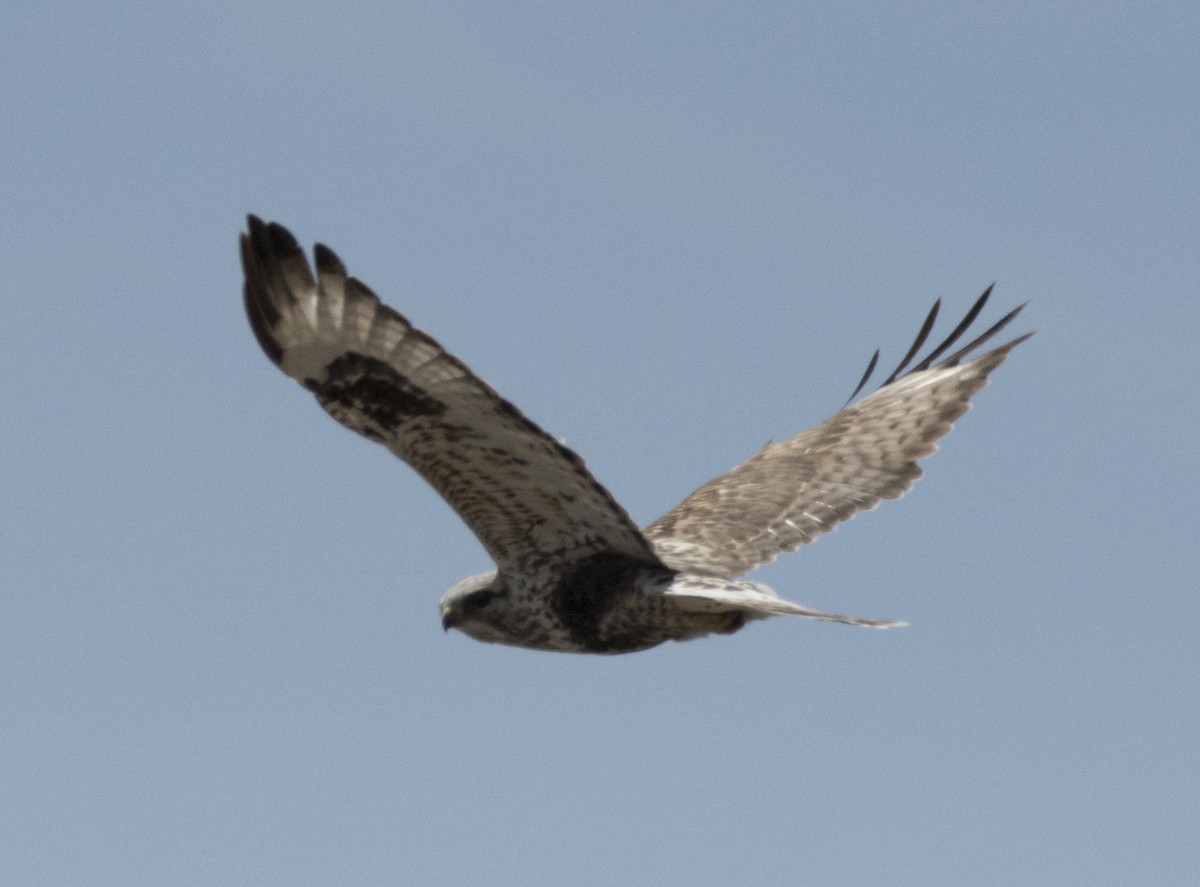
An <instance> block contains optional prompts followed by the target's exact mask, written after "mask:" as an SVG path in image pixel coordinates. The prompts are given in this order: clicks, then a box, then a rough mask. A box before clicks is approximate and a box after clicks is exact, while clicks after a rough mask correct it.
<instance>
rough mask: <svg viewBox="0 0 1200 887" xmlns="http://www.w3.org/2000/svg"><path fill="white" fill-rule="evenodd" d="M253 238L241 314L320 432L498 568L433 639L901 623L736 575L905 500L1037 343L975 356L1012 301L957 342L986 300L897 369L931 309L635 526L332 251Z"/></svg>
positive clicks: (448, 609) (256, 234) (589, 639)
mask: <svg viewBox="0 0 1200 887" xmlns="http://www.w3.org/2000/svg"><path fill="white" fill-rule="evenodd" d="M248 228H249V230H248V231H246V232H243V234H242V236H241V256H242V266H243V269H244V271H245V277H246V283H245V307H246V313H247V315H248V316H249V319H250V326H251V327H252V328H253V330H254V334H255V336H256V338H257V339H258V343H259V345H260V346H262V349H263V351H265V352H266V354H267V356H268V357H269V358H270V359H271V360H272V361H274V363H275V364H276V365H277V366H278V367H279V368H280V369H281V370H282V371H283V372H284V373H286V374H287V375H289V376H291V377H292V378H293V379H295V380H296V381H297V382H299V383H300V384H301V385H303V386H304V387H305V388H307V389H308V390H309V391H311V392H312V393H313V394H314V395H315V396H316V398H317V402H318V403H319V404H320V405H321V406H322V407H323V408H324V409H325V411H326V412H328V413H329V414H330V415H331V416H333V418H335V419H336V420H337V421H339V422H341V423H342V424H343V425H345V426H346V427H347V428H350V429H352V430H354V431H357V432H358V433H359V434H362V435H364V436H365V437H367V438H370V439H371V440H374V441H377V442H379V443H381V444H383V445H384V446H386V447H387V448H388V449H389V450H391V451H392V452H393V453H395V454H396V455H397V456H399V457H400V458H401V459H403V460H404V461H405V462H407V463H408V464H409V465H411V466H412V467H413V468H414V469H416V471H417V472H418V473H419V474H420V475H421V476H422V477H423V478H424V479H425V480H426V482H428V483H429V484H430V485H431V486H432V487H433V488H434V489H435V490H437V491H438V493H440V494H441V495H442V497H443V498H444V499H445V500H446V501H447V502H448V503H449V504H450V506H451V507H452V508H453V509H454V510H455V511H456V512H457V513H458V515H459V517H461V518H462V519H463V520H464V521H465V522H466V524H467V526H468V527H470V528H471V530H472V531H473V532H474V533H475V535H476V536H477V537H479V541H480V542H481V543H482V544H483V547H484V548H485V549H486V550H487V553H488V554H489V555H490V556H491V557H492V559H493V560H494V561H495V564H496V569H495V570H493V571H491V572H488V573H483V574H480V575H476V576H470V577H468V578H466V579H464V580H462V581H461V582H459V583H458V584H457V585H455V586H454V587H453V588H451V589H450V591H448V592H447V593H446V595H445V596H444V597H443V598H442V601H441V612H442V624H443V626H444V627H445V628H446V629H447V630H448V629H450V628H457V629H459V630H460V631H462V632H464V633H466V634H467V635H469V636H471V637H473V638H476V639H477V640H480V641H487V642H494V643H501V644H511V645H514V646H518V647H526V648H531V649H535V650H558V651H565V652H576V653H627V652H632V651H636V650H645V649H648V648H650V647H654V646H656V645H658V644H661V643H663V642H664V641H669V640H674V641H685V640H689V639H691V638H697V637H701V636H703V635H707V634H710V633H714V632H716V633H721V634H732V633H733V632H735V631H737V630H738V629H740V628H741V627H742V626H743V625H744V624H746V623H747V622H749V621H752V620H756V619H765V618H767V617H770V616H783V615H794V616H807V617H809V618H812V619H824V620H829V621H833V622H844V623H848V624H850V625H862V626H868V627H872V628H889V627H891V626H895V625H902V624H904V623H899V622H885V621H881V620H875V619H860V618H857V617H854V616H842V615H839V614H836V613H826V612H822V611H820V610H814V609H811V608H809V607H806V606H802V605H800V604H796V603H792V602H791V601H786V600H784V599H783V598H781V597H780V596H779V595H778V594H776V593H775V592H774V591H773V590H772V589H770V588H768V587H767V586H765V585H762V584H759V583H755V582H747V581H744V580H739V579H738V578H737V577H739V576H741V575H742V574H744V573H746V572H748V571H750V570H752V569H754V568H755V567H757V566H760V565H762V564H765V563H767V562H769V561H771V560H773V559H774V558H775V557H776V555H778V554H780V553H782V552H787V551H792V550H793V549H795V548H797V547H799V546H800V545H803V544H804V543H806V542H810V541H812V540H813V538H815V537H816V536H817V535H818V534H820V533H824V532H826V531H828V530H832V529H833V528H834V527H835V526H836V525H837V524H839V523H841V522H842V521H844V520H846V519H847V518H849V517H851V516H852V515H854V514H855V513H856V512H859V511H864V510H867V509H871V508H874V507H875V506H876V505H878V504H879V502H880V500H882V499H895V498H898V497H900V496H902V495H903V494H904V493H905V492H906V491H907V490H908V489H909V487H910V486H912V484H913V481H914V480H915V479H916V478H917V476H918V475H920V473H921V470H920V468H918V467H917V464H916V463H917V460H918V459H920V458H922V457H924V456H928V455H929V454H930V453H932V452H933V451H934V450H935V449H936V444H935V441H937V440H938V438H940V437H942V435H944V434H946V433H947V432H948V431H949V430H950V427H951V423H952V422H953V421H954V420H955V419H957V418H958V417H959V416H961V415H962V414H963V413H965V412H966V411H967V409H968V403H967V402H968V400H969V399H970V397H971V395H973V394H974V393H975V392H977V391H978V390H979V389H981V388H982V387H983V386H984V385H986V384H987V377H988V374H989V373H991V371H992V370H994V369H995V368H996V367H997V366H999V365H1000V364H1001V363H1002V362H1003V361H1004V359H1005V357H1006V356H1007V355H1008V353H1009V352H1010V351H1011V350H1012V349H1013V348H1015V347H1016V346H1017V345H1018V344H1020V343H1021V342H1023V341H1024V340H1025V339H1026V338H1028V337H1029V336H1030V335H1032V333H1027V334H1025V335H1023V336H1020V337H1018V338H1015V339H1013V340H1011V341H1009V342H1007V343H1005V344H1003V345H1000V346H998V347H995V348H993V349H992V350H990V351H987V352H986V353H983V354H980V355H978V356H975V357H972V356H971V355H972V354H973V353H974V352H976V351H977V350H978V349H979V348H980V347H981V346H982V345H984V343H986V342H987V341H989V340H990V339H991V338H992V337H993V336H994V335H995V334H996V333H997V332H999V331H1000V330H1001V329H1003V328H1004V327H1005V326H1006V325H1007V324H1008V323H1009V322H1010V321H1011V320H1012V319H1013V318H1014V317H1015V316H1016V315H1017V313H1018V312H1019V311H1020V310H1021V308H1023V307H1024V305H1021V306H1019V307H1018V308H1016V309H1015V310H1013V311H1011V312H1009V313H1008V314H1006V315H1005V316H1004V317H1002V318H1001V319H1000V320H998V321H997V322H996V323H995V324H993V325H992V326H991V327H990V328H989V329H987V330H986V331H985V332H983V333H982V334H981V335H979V336H978V337H976V338H975V339H973V340H972V341H970V342H969V343H968V344H966V345H963V346H961V347H957V349H956V348H955V346H956V345H957V343H958V342H959V340H960V339H961V338H962V337H963V335H964V333H965V332H966V330H967V329H968V327H970V326H971V324H972V323H973V322H974V320H975V318H976V316H977V315H978V314H979V312H980V311H981V310H982V309H983V307H984V303H985V302H986V301H987V299H988V296H989V294H990V292H991V287H989V288H988V290H987V291H985V292H984V294H983V295H982V296H981V297H980V298H979V299H978V300H977V301H976V302H975V304H974V305H973V306H972V308H971V310H970V311H969V312H968V313H967V315H966V317H964V318H963V320H962V321H961V322H960V323H959V324H958V325H957V326H956V327H955V329H954V330H953V332H951V334H950V335H949V336H948V337H947V338H946V339H945V341H944V342H942V343H941V345H939V346H938V347H937V348H934V349H933V350H932V352H930V353H929V354H928V355H926V356H925V357H924V358H923V359H921V360H920V361H919V362H917V363H916V364H913V365H912V366H911V368H909V365H910V364H912V361H913V360H914V358H915V357H916V356H917V354H918V352H919V351H920V350H921V348H922V346H923V345H924V343H925V340H926V338H927V337H928V335H929V333H930V331H931V330H932V328H933V324H934V321H935V319H936V316H937V311H938V304H936V303H935V305H934V306H933V310H932V311H930V313H929V315H928V317H927V318H926V320H925V323H924V324H923V325H922V327H921V330H920V332H919V333H918V335H917V338H916V341H915V342H913V344H912V347H911V348H910V349H909V351H908V354H907V355H905V358H904V360H903V361H902V362H901V363H900V366H898V367H897V368H896V370H895V372H893V373H892V374H891V375H890V376H889V377H888V378H887V379H886V380H885V381H884V383H883V385H882V386H881V387H880V388H879V389H878V390H877V391H875V392H874V393H873V394H871V395H870V396H868V397H865V398H863V399H862V400H860V401H858V402H857V403H850V405H848V406H846V407H845V408H843V409H842V410H841V411H840V412H838V413H835V414H834V415H833V416H832V417H830V418H829V419H826V420H825V421H824V422H822V423H820V424H819V425H816V426H814V427H812V428H810V429H808V430H807V431H804V432H801V433H800V434H798V435H796V436H795V437H792V438H789V439H788V440H785V441H782V442H780V443H768V444H767V445H766V446H764V447H763V448H762V449H761V450H759V451H758V452H757V453H756V454H755V455H754V456H752V457H751V458H750V459H748V460H747V461H745V462H743V463H742V464H741V465H739V466H737V467H736V468H734V469H733V470H731V471H729V472H727V473H725V474H723V475H721V476H720V477H717V478H715V479H713V480H711V481H709V482H708V483H706V484H704V485H703V486H701V487H700V488H699V489H697V490H696V491H695V492H693V493H692V494H691V495H690V496H688V497H687V498H686V499H684V500H683V501H682V502H681V503H679V504H678V505H676V506H675V507H674V508H673V509H671V510H670V511H668V512H667V513H666V514H665V515H663V516H662V517H660V518H659V519H658V520H656V521H655V522H654V523H652V524H650V525H649V526H648V527H646V528H645V529H644V530H639V529H638V528H637V525H636V524H635V523H634V522H633V521H632V520H631V519H630V517H629V515H628V514H626V513H625V510H624V509H623V508H622V507H621V506H620V505H619V504H618V503H617V501H616V500H615V499H614V498H613V497H612V496H611V495H610V494H609V492H608V491H607V490H606V489H605V488H604V487H602V486H601V485H600V484H599V483H598V482H597V481H596V480H595V479H594V478H593V477H592V475H591V473H590V472H589V471H588V469H587V467H586V466H585V465H584V463H583V460H582V459H581V458H580V457H579V456H577V455H576V454H575V453H574V452H573V451H572V450H570V449H568V448H567V447H565V446H563V444H561V443H560V442H559V441H557V440H556V439H555V438H553V437H551V436H550V435H549V434H547V433H546V432H544V431H543V430H542V429H541V428H539V427H538V426H537V425H535V424H534V423H533V422H531V421H530V420H529V419H527V418H525V416H524V414H522V413H521V411H520V410H518V409H517V408H516V407H515V406H513V405H512V404H511V403H509V402H508V401H506V400H504V399H503V398H502V397H500V395H499V394H497V393H496V392H495V391H494V390H493V389H492V388H491V387H490V386H488V385H487V383H485V382H483V381H482V380H481V379H479V378H477V377H476V376H475V375H474V374H473V373H472V372H471V371H470V369H468V368H467V366H466V364H464V363H463V362H462V361H460V360H458V359H457V358H455V357H453V356H451V355H450V354H447V353H446V352H445V351H444V350H443V349H442V347H441V346H440V345H439V344H438V343H437V342H435V341H434V340H433V339H432V338H430V337H429V336H428V335H426V334H425V333H423V332H421V331H420V330H418V329H416V328H414V327H413V326H411V325H410V324H409V322H408V321H407V320H405V319H404V317H402V316H401V315H400V314H399V313H397V312H396V311H395V310H393V309H392V308H390V307H389V306H387V305H385V304H383V303H381V302H380V301H379V299H378V297H376V296H375V294H374V293H372V292H371V290H370V289H369V288H368V287H367V286H366V285H365V284H363V283H362V282H360V281H359V280H358V279H356V278H354V277H350V276H348V275H347V273H346V268H345V266H344V265H343V264H342V262H341V261H340V260H339V259H338V258H337V256H336V255H334V253H333V252H332V251H331V250H330V249H329V248H328V247H326V246H323V245H321V244H318V245H317V246H316V248H315V250H314V257H315V260H316V273H315V275H314V273H313V270H312V268H311V267H310V266H309V264H308V261H307V259H306V258H305V255H304V252H303V251H302V250H301V249H300V247H299V245H298V244H297V243H296V240H295V238H293V237H292V235H291V234H290V233H289V232H288V231H287V230H286V229H285V228H283V227H282V226H281V225H278V224H275V223H270V224H267V223H264V222H263V221H261V220H260V219H258V218H256V217H254V216H250V217H249V224H248ZM947 352H950V353H949V355H948V356H944V355H946V354H947ZM878 356H879V353H878V352H876V354H875V357H873V358H872V359H871V362H870V365H869V366H868V367H867V372H866V373H864V374H863V377H862V381H861V382H860V383H859V385H858V387H857V388H856V389H855V391H854V394H852V395H851V397H850V401H851V402H852V401H854V398H855V397H857V396H858V394H859V393H860V392H861V391H862V389H863V387H864V386H865V385H866V383H867V380H868V379H869V377H870V376H871V373H872V371H873V370H874V368H875V364H876V361H877V359H878ZM906 370H907V371H906Z"/></svg>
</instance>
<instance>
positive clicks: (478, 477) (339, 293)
mask: <svg viewBox="0 0 1200 887" xmlns="http://www.w3.org/2000/svg"><path fill="white" fill-rule="evenodd" d="M241 252H242V267H243V268H244V270H245V274H246V288H245V301H246V313H247V315H248V316H249V318H250V325H251V327H253V329H254V334H255V336H256V337H257V339H258V343H259V345H261V346H262V349H263V351H265V352H266V353H267V356H268V357H270V358H271V360H273V361H274V362H275V364H276V365H277V366H278V367H279V368H280V369H282V370H283V371H284V372H285V373H287V374H288V375H289V376H291V377H292V378H293V379H295V380H296V381H297V382H299V383H300V384H302V385H303V386H304V387H305V388H307V389H308V390H310V391H311V392H313V394H315V395H316V398H317V401H318V402H319V403H320V404H321V406H322V407H324V408H325V410H326V411H327V412H328V413H329V414H330V415H331V416H333V418H335V419H337V420H338V421H339V422H341V423H342V424H343V425H345V426H346V427H347V428H350V429H352V430H354V431H357V432H358V433H359V434H362V435H364V436H365V437H368V438H370V439H371V440H374V441H377V442H379V443H382V444H383V445H384V446H386V447H387V448H388V449H389V450H391V451H392V452H393V453H395V454H396V455H397V456H399V457H400V458H401V459H403V460H404V461H405V462H407V463H408V464H409V465H411V466H412V467H413V468H415V469H416V470H417V471H418V472H419V473H420V474H421V476H422V477H423V478H424V479H425V480H426V481H427V482H428V483H429V484H430V485H431V486H432V487H433V488H434V489H436V490H437V491H438V492H439V493H441V495H442V497H443V498H444V499H445V500H446V501H447V502H448V503H450V506H451V507H452V508H453V509H454V510H455V511H456V512H458V515H459V516H460V517H461V518H462V519H463V520H464V521H465V522H466V523H467V525H468V526H469V527H470V528H471V530H472V531H473V532H474V533H475V535H476V536H478V537H479V540H480V541H481V542H482V543H483V546H484V548H486V549H487V551H488V554H490V555H491V556H492V558H493V559H494V560H495V561H496V564H497V566H498V567H499V568H500V570H501V571H502V572H511V573H518V572H521V571H526V570H531V569H535V568H537V567H544V566H546V565H547V564H555V563H568V562H571V561H575V560H578V559H580V558H584V557H587V556H589V555H594V554H596V553H598V552H613V553H617V554H621V555H626V556H628V557H631V558H634V559H637V560H641V561H646V562H650V563H657V562H658V561H657V558H656V557H655V555H654V553H653V552H652V551H651V549H650V547H649V545H648V543H647V542H646V540H645V539H644V538H643V537H642V535H641V533H640V532H639V531H638V529H637V527H636V526H635V525H634V523H633V521H631V520H630V519H629V516H628V515H627V514H626V513H625V511H624V510H623V509H622V508H621V506H620V505H618V504H617V503H616V501H614V500H613V498H612V496H611V495H610V494H609V493H608V491H607V490H605V489H604V488H603V487H602V486H600V484H598V483H597V482H596V481H595V479H594V478H593V477H592V475H591V474H590V473H589V472H588V470H587V467H586V466H585V465H584V463H583V460H582V459H580V458H579V456H577V455H576V454H575V453H573V452H572V451H571V450H569V449H567V448H566V447H564V446H562V445H561V444H559V443H558V442H557V441H555V440H554V439H553V438H552V437H550V436H549V435H548V434H546V433H545V432H544V431H542V430H541V429H540V428H538V426H537V425H535V424H534V423H533V422H531V421H529V420H528V419H526V418H525V417H524V416H523V415H522V414H521V412H520V410H518V409H517V408H516V407H515V406H513V405H512V404H510V403H509V402H508V401H506V400H504V399H502V398H501V397H500V396H499V395H498V394H496V392H495V391H493V390H492V388H491V387H489V386H488V385H487V384H486V383H485V382H483V381H482V380H480V379H478V378H476V377H475V375H473V374H472V373H471V371H470V370H469V369H468V368H467V366H466V365H465V364H464V363H462V362H461V361H460V360H458V359H457V358H455V357H453V356H451V355H449V354H447V353H446V352H445V351H443V350H442V347H441V346H440V345H439V344H438V343H437V342H435V341H434V340H433V339H431V338H430V337H429V336H427V335H426V334H425V333H423V332H421V331H420V330H418V329H414V328H413V327H412V326H411V325H410V324H409V323H408V321H407V320H405V319H404V318H403V317H401V316H400V315H399V314H398V313H397V312H395V311H394V310H392V309H391V308H389V307H388V306H387V305H383V304H381V303H380V301H379V299H378V297H377V296H376V295H375V294H374V293H372V292H371V290H370V289H368V288H367V286H366V285H364V284H363V283H361V282H360V281H358V280H357V279H355V278H353V277H348V276H347V275H346V269H345V266H343V265H342V263H341V261H340V260H339V259H338V258H337V256H335V255H334V254H333V252H332V251H331V250H330V249H328V248H327V247H325V246H322V245H320V244H318V245H317V247H316V249H315V250H314V256H315V258H316V269H317V273H316V277H315V278H314V277H313V274H312V271H311V269H310V268H309V264H308V261H307V260H306V259H305V256H304V253H303V251H302V250H301V249H300V247H299V245H298V244H297V243H296V240H295V238H293V237H292V235H291V234H290V233H288V231H287V230H286V229H285V228H283V227H282V226H281V225H277V224H274V223H271V224H265V223H263V222H262V221H261V220H259V219H257V218H255V217H254V216H250V218H249V232H248V233H243V234H242V237H241Z"/></svg>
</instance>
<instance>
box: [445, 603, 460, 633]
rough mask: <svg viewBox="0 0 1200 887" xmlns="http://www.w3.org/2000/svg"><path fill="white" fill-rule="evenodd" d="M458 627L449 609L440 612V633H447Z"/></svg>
mask: <svg viewBox="0 0 1200 887" xmlns="http://www.w3.org/2000/svg"><path fill="white" fill-rule="evenodd" d="M456 625H458V620H456V619H455V618H454V613H453V612H452V611H451V609H450V608H449V607H447V608H446V609H444V610H442V631H447V632H448V631H449V630H450V629H452V628H454V627H455V626H456Z"/></svg>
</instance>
